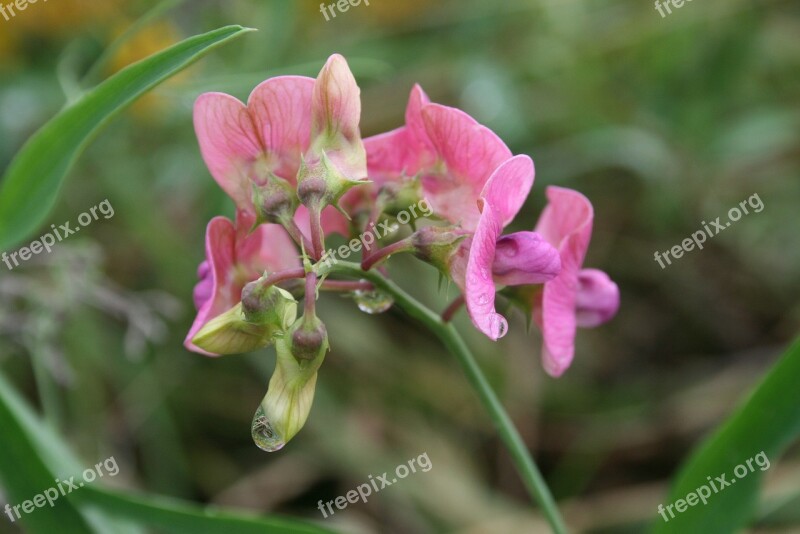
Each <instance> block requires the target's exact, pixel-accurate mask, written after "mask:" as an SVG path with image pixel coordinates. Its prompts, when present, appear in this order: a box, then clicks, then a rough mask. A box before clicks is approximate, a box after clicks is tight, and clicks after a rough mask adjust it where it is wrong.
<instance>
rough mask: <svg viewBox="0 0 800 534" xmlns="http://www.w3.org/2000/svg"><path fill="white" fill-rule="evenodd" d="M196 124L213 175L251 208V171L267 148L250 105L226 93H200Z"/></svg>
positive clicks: (232, 194) (195, 116) (195, 113)
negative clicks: (254, 124)
mask: <svg viewBox="0 0 800 534" xmlns="http://www.w3.org/2000/svg"><path fill="white" fill-rule="evenodd" d="M194 128H195V131H196V133H197V140H198V141H199V143H200V152H201V154H202V155H203V160H204V161H205V162H206V165H207V166H208V169H209V171H210V172H211V175H212V176H213V177H214V180H216V181H217V183H218V184H219V185H220V187H221V188H222V189H223V190H224V191H225V192H226V193H227V194H228V195H229V196H230V197H231V198H232V199H233V200H234V202H235V203H236V205H237V206H238V207H240V208H243V209H249V210H251V211H252V209H253V208H252V200H251V198H250V197H251V185H250V174H251V173H252V166H253V162H254V161H256V160H257V159H258V158H259V156H261V155H262V154H263V152H264V150H263V147H262V146H261V142H260V140H259V138H258V135H257V134H256V132H255V129H254V126H253V121H252V120H251V118H250V114H249V113H248V111H247V107H245V105H244V104H242V103H241V102H240V101H239V100H237V99H236V98H234V97H232V96H230V95H226V94H224V93H205V94H202V95H200V97H199V98H198V99H197V101H196V102H195V105H194Z"/></svg>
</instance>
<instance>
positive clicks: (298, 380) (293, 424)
mask: <svg viewBox="0 0 800 534" xmlns="http://www.w3.org/2000/svg"><path fill="white" fill-rule="evenodd" d="M275 347H276V349H277V354H278V357H277V360H276V364H275V372H274V373H273V374H272V378H271V379H270V381H269V389H268V390H267V395H266V396H265V397H264V400H263V401H262V402H261V408H262V410H263V412H264V416H265V418H266V421H267V422H268V423H269V426H270V427H271V432H272V433H273V434H274V436H273V438H272V439H273V441H275V442H279V443H281V446H282V444H285V443H286V442H288V441H289V440H290V439H292V438H293V437H294V436H295V435H296V434H297V433H298V432H299V431H300V429H301V428H303V425H304V424H305V422H306V419H307V418H308V414H309V412H310V411H311V404H312V403H313V401H314V391H315V389H316V384H317V371H318V370H319V367H320V365H322V361H323V360H324V359H325V353H326V352H327V351H328V335H327V332H326V330H325V325H324V324H323V323H322V321H320V320H319V319H318V318H317V317H316V316H311V317H308V316H304V317H302V318H301V319H299V320H298V321H296V322H295V323H294V324H293V325H292V326H291V327H290V328H289V331H288V332H287V335H285V336H283V337H282V338H280V339H278V340H277V341H276V343H275Z"/></svg>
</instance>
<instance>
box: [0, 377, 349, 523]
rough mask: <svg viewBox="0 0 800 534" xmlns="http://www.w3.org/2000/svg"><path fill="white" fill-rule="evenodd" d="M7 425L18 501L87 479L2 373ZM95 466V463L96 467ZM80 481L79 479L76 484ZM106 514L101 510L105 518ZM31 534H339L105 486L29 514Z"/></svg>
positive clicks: (8, 481)
mask: <svg viewBox="0 0 800 534" xmlns="http://www.w3.org/2000/svg"><path fill="white" fill-rule="evenodd" d="M0 428H2V429H3V451H2V452H3V453H2V454H0V479H1V480H2V481H3V483H4V487H5V488H6V491H7V495H8V498H9V501H10V502H11V504H12V505H13V504H15V503H22V502H23V501H25V500H27V499H31V498H33V496H34V495H37V494H39V493H41V492H43V491H44V490H46V489H47V488H50V487H52V486H53V485H54V480H55V479H56V478H57V477H58V478H60V479H61V480H65V479H69V477H70V476H73V475H78V476H79V475H80V473H82V471H83V469H85V468H86V466H91V463H87V464H86V466H84V465H82V464H81V462H80V461H79V460H78V459H77V458H76V457H75V456H74V454H73V453H72V452H71V451H70V450H69V449H68V448H67V447H66V446H65V445H64V443H63V441H62V440H60V439H59V437H58V436H57V435H56V434H55V433H54V432H53V430H52V429H51V428H50V427H48V426H47V425H45V423H44V422H43V421H42V420H41V419H40V418H39V417H38V416H37V415H36V414H35V413H34V411H33V410H32V409H31V407H30V406H28V404H27V403H26V402H25V401H24V400H23V399H22V398H21V397H20V396H19V394H18V393H17V391H16V390H15V389H14V388H13V387H12V386H11V384H10V383H9V382H8V381H7V380H6V378H5V376H4V375H3V374H2V373H0ZM92 463H93V462H92ZM77 478H78V477H76V479H77ZM98 512H99V513H98ZM23 521H24V524H25V527H26V528H27V531H28V532H31V533H34V534H36V533H39V532H42V533H47V534H49V533H51V532H68V533H72V532H76V533H83V532H88V533H93V532H97V533H102V534H109V533H115V534H116V533H128V532H131V528H130V525H131V524H132V523H136V524H140V525H144V526H151V527H158V531H159V532H174V533H183V532H186V533H202V532H226V533H229V534H250V533H253V534H255V533H261V534H271V533H275V534H284V533H285V534H332V532H333V531H331V530H328V529H324V528H322V527H318V526H316V525H314V524H312V523H307V522H304V521H300V520H295V519H289V518H282V517H274V516H271V517H256V516H252V515H243V514H238V513H232V512H227V511H225V510H221V509H217V508H202V507H200V506H197V505H195V504H193V503H189V502H185V501H180V500H177V499H170V498H167V497H161V496H154V495H133V494H130V493H123V492H120V491H112V490H108V489H104V488H102V486H101V483H99V482H96V483H94V484H92V485H87V486H85V487H83V488H80V489H78V490H74V491H73V492H71V493H69V494H68V496H67V497H66V498H60V499H58V500H57V501H56V505H55V506H54V507H53V508H50V507H47V506H46V507H44V508H42V509H36V510H35V511H34V512H33V513H31V514H24V515H23Z"/></svg>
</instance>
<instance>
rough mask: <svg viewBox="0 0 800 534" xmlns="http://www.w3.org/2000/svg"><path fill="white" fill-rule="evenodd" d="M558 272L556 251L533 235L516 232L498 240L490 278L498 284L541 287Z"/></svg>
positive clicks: (538, 235) (534, 233)
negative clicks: (538, 285)
mask: <svg viewBox="0 0 800 534" xmlns="http://www.w3.org/2000/svg"><path fill="white" fill-rule="evenodd" d="M559 272H561V257H560V256H559V254H558V251H557V250H556V249H555V247H553V245H551V244H550V243H548V242H547V241H545V240H544V238H543V237H542V236H541V235H540V234H537V233H536V232H517V233H514V234H509V235H504V236H502V237H500V239H498V240H497V249H496V250H495V255H494V263H493V264H492V274H493V275H494V281H495V283H497V284H500V285H505V286H518V285H528V284H542V283H544V282H547V281H548V280H552V279H553V278H555V277H556V276H558V273H559Z"/></svg>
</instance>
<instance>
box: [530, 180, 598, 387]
mask: <svg viewBox="0 0 800 534" xmlns="http://www.w3.org/2000/svg"><path fill="white" fill-rule="evenodd" d="M547 198H548V200H549V203H548V205H547V207H546V208H545V209H544V211H543V212H542V216H541V218H540V219H539V223H538V224H537V226H536V231H537V232H539V233H541V234H542V235H543V236H544V237H545V239H547V240H548V241H549V242H550V243H551V244H552V245H553V246H555V247H556V248H557V249H558V251H559V254H560V255H561V273H560V274H559V275H558V276H557V277H556V278H555V279H553V280H551V281H549V282H547V283H546V284H545V285H544V291H543V293H542V302H541V314H540V315H541V317H540V319H539V321H537V322H539V323H540V326H541V328H542V334H543V337H544V347H543V350H542V359H543V364H544V368H545V370H546V371H547V372H548V373H549V374H551V375H552V376H560V375H561V374H562V373H563V372H564V371H565V370H566V369H567V368H568V367H569V365H570V364H571V363H572V358H573V356H574V353H575V333H576V329H577V320H576V317H575V313H576V306H577V293H578V273H579V271H580V269H581V266H582V265H583V260H584V257H585V256H586V249H587V248H588V246H589V240H590V238H591V234H592V220H593V217H594V211H593V209H592V204H591V203H590V202H589V200H588V199H587V198H586V197H585V196H583V195H582V194H580V193H578V192H577V191H573V190H571V189H565V188H561V187H548V188H547Z"/></svg>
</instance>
